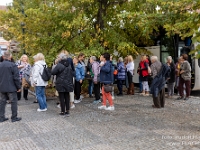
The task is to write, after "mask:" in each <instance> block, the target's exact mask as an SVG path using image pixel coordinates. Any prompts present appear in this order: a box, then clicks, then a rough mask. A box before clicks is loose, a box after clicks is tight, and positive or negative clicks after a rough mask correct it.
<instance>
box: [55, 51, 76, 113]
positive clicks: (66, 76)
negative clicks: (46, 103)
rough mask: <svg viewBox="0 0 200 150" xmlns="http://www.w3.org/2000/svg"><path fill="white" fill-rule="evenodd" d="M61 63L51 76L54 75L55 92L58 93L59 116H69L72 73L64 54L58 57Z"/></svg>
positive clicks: (72, 87) (72, 86)
mask: <svg viewBox="0 0 200 150" xmlns="http://www.w3.org/2000/svg"><path fill="white" fill-rule="evenodd" d="M59 58H60V59H61V61H60V62H59V63H58V64H57V65H56V67H55V68H54V69H53V70H52V72H51V73H52V75H56V90H57V91H58V93H59V100H60V105H61V113H60V115H67V116H69V109H70V99H69V92H73V90H74V85H73V71H72V68H71V66H70V64H69V62H68V60H67V56H66V55H65V54H64V53H61V54H60V55H59Z"/></svg>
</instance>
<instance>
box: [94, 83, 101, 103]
mask: <svg viewBox="0 0 200 150" xmlns="http://www.w3.org/2000/svg"><path fill="white" fill-rule="evenodd" d="M94 95H95V100H100V83H97V84H95V83H94Z"/></svg>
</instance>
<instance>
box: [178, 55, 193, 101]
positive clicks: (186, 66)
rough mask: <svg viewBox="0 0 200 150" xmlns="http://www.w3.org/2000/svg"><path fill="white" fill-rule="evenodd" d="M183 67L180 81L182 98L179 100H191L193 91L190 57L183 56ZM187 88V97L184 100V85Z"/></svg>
mask: <svg viewBox="0 0 200 150" xmlns="http://www.w3.org/2000/svg"><path fill="white" fill-rule="evenodd" d="M181 62H182V63H181V66H180V79H179V94H180V97H178V98H177V100H181V99H184V100H189V96H190V91H191V66H190V63H189V62H188V55H187V54H183V55H182V57H181ZM184 84H185V87H186V97H185V98H184V93H183V90H184V88H183V85H184Z"/></svg>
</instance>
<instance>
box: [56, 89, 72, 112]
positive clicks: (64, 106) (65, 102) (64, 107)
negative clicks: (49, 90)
mask: <svg viewBox="0 0 200 150" xmlns="http://www.w3.org/2000/svg"><path fill="white" fill-rule="evenodd" d="M58 93H59V100H60V107H61V112H63V113H64V112H67V111H69V108H70V107H69V106H70V100H69V92H58Z"/></svg>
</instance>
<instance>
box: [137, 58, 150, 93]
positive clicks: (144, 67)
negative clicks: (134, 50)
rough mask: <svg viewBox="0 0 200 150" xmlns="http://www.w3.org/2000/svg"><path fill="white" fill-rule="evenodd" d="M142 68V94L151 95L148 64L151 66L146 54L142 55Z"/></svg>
mask: <svg viewBox="0 0 200 150" xmlns="http://www.w3.org/2000/svg"><path fill="white" fill-rule="evenodd" d="M139 66H140V67H139V68H140V75H141V80H142V85H143V91H142V93H141V95H143V96H149V84H148V77H149V73H148V66H149V61H148V59H147V58H146V55H144V56H142V61H140V64H139Z"/></svg>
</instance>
